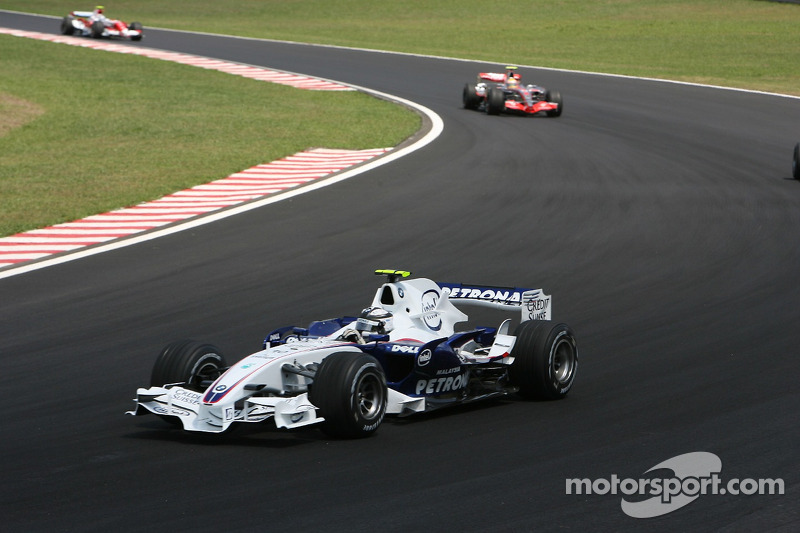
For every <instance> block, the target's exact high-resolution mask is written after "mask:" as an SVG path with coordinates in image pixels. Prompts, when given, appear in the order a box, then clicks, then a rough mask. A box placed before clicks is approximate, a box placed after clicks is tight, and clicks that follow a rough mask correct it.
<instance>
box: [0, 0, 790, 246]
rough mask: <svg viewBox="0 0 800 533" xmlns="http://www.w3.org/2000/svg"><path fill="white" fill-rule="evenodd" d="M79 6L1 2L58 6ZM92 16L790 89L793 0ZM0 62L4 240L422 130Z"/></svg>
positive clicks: (211, 8) (45, 54)
mask: <svg viewBox="0 0 800 533" xmlns="http://www.w3.org/2000/svg"><path fill="white" fill-rule="evenodd" d="M65 6H67V7H65ZM91 7H92V4H87V5H85V6H81V5H78V4H76V5H67V4H65V3H64V2H63V1H62V0H4V1H3V5H2V8H3V9H11V10H18V11H27V12H37V13H42V14H50V15H57V16H63V15H65V14H66V11H67V10H69V9H90V8H91ZM106 12H107V14H108V15H109V16H111V17H115V18H120V19H123V20H127V21H129V22H130V21H132V20H138V21H140V22H142V23H143V24H144V26H145V41H144V43H145V44H146V43H147V37H146V30H147V27H148V26H151V27H164V28H174V29H183V30H192V31H205V32H211V33H222V34H235V35H242V36H248V37H258V38H268V39H280V40H289V41H298V42H314V43H325V44H335V45H344V46H356V47H364V48H373V49H384V50H395V51H402V52H412V53H423V54H431V55H440V56H449V57H460V58H469V59H478V60H485V61H492V62H497V63H516V64H524V65H541V66H547V67H556V68H566V69H576V70H587V71H594V72H608V73H618V74H627V75H636V76H648V77H656V78H665V79H674V80H683V81H693V82H700V83H708V84H714V85H723V86H732V87H742V88H749V89H757V90H764V91H772V92H780V93H786V94H795V95H800V68H798V65H800V5H794V4H782V3H774V2H768V1H763V0H591V1H589V0H506V1H505V2H503V3H502V5H494V4H491V3H487V2H486V1H485V0H482V1H478V0H437V1H435V2H431V1H426V0H395V1H393V2H375V1H370V0H337V1H336V2H331V1H330V0H238V1H236V2H234V3H231V2H219V1H218V0H170V1H164V0H118V1H117V2H115V3H114V4H113V5H108V6H107V10H106ZM0 24H2V22H1V21H0ZM57 27H58V21H53V28H54V30H55V29H56V28H57ZM98 54H104V55H103V56H102V59H99V56H98ZM98 63H102V68H98V66H97V64H98ZM0 69H2V72H3V75H2V76H0V113H2V116H3V117H4V119H3V121H2V124H1V125H0V198H2V202H0V235H6V234H9V233H12V232H16V231H21V230H23V229H28V228H32V227H37V226H41V225H46V224H52V223H55V222H59V221H63V220H67V219H73V218H78V217H80V216H83V215H86V214H91V213H93V212H99V211H104V210H108V209H113V208H115V207H120V206H124V205H130V204H132V203H136V202H138V201H140V200H146V199H150V198H154V197H157V196H160V195H162V194H164V193H166V192H170V191H171V190H174V189H176V188H183V187H186V186H189V185H193V184H196V183H198V182H201V181H207V180H210V179H214V178H219V177H222V176H225V175H227V174H229V173H231V172H234V171H237V170H241V169H243V168H246V167H248V166H251V165H253V164H257V163H262V162H266V161H269V160H272V159H276V158H278V157H281V156H283V155H287V154H289V153H292V152H294V151H297V150H302V149H304V148H307V147H310V146H326V147H346V148H365V147H376V146H384V145H385V146H390V145H394V144H396V143H397V142H399V141H400V140H402V139H403V138H404V137H405V136H407V135H408V134H409V133H410V132H411V131H413V130H414V129H415V128H416V127H417V125H418V119H417V117H416V116H414V115H412V114H411V113H410V112H408V111H404V110H399V109H396V108H394V107H393V106H391V105H390V104H387V103H385V102H379V101H376V100H373V99H371V98H368V97H366V96H364V95H357V94H339V93H311V92H308V91H299V90H295V89H289V88H285V87H279V86H273V85H270V84H265V83H259V82H254V81H250V80H241V79H236V78H234V77H232V76H226V75H224V74H219V73H213V72H208V71H203V70H199V69H192V68H191V67H182V66H176V65H170V64H167V63H162V62H158V61H155V60H148V59H143V58H136V57H128V56H114V54H108V53H103V52H95V51H90V50H79V49H72V48H71V47H65V46H62V45H54V44H49V43H32V42H29V41H26V40H23V39H18V38H14V37H4V36H0ZM275 102H281V105H280V106H276V105H274V103H275ZM189 104H191V105H189ZM110 116H113V117H114V120H113V121H112V120H109V117H110ZM115 124H116V125H115ZM120 124H124V125H125V126H124V127H120V126H119V125H120Z"/></svg>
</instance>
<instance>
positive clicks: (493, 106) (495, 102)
mask: <svg viewBox="0 0 800 533" xmlns="http://www.w3.org/2000/svg"><path fill="white" fill-rule="evenodd" d="M505 107H506V98H505V95H504V94H503V91H502V90H501V89H495V88H492V89H489V92H488V93H487V94H486V114H487V115H499V114H500V112H501V111H503V109H505Z"/></svg>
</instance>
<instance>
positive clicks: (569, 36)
mask: <svg viewBox="0 0 800 533" xmlns="http://www.w3.org/2000/svg"><path fill="white" fill-rule="evenodd" d="M3 6H4V7H5V8H6V9H19V10H22V11H37V12H40V13H47V14H51V15H64V14H65V13H64V7H63V6H64V3H63V2H62V1H61V0H5V1H4V2H3ZM107 7H108V9H107V13H108V14H109V15H111V16H117V17H118V18H121V19H123V20H133V19H136V20H139V21H141V22H143V24H144V25H145V29H146V28H147V26H148V25H150V26H160V27H169V28H176V29H184V30H197V31H207V32H213V33H225V34H235V35H243V36H249V37H260V38H270V39H281V40H290V41H301V42H315V43H327V44H336V45H346V46H357V47H364V48H374V49H386V50H397V51H403V52H415V53H424V54H433V55H442V56H448V57H461V58H470V59H480V60H487V61H494V62H499V63H517V64H526V65H541V66H548V67H557V68H567V69H578V70H589V71H598V72H610V73H618V74H628V75H637V76H650V77H657V78H668V79H677V80H684V81H695V82H702V83H710V84H715V85H725V86H735V87H744V88H751V89H759V90H766V91H774V92H782V93H788V94H798V95H800V69H798V68H797V65H800V5H796V4H785V3H776V2H768V1H765V0H505V1H504V2H503V3H502V4H492V3H491V2H488V3H487V2H486V1H485V0H480V1H479V0H436V1H428V0H395V1H393V2H375V1H372V0H337V1H336V2H332V1H330V0H238V1H236V2H233V3H232V2H218V1H216V0H214V1H212V0H170V1H167V2H165V1H164V0H118V1H117V2H115V3H114V4H113V5H109V6H107ZM145 39H146V37H145Z"/></svg>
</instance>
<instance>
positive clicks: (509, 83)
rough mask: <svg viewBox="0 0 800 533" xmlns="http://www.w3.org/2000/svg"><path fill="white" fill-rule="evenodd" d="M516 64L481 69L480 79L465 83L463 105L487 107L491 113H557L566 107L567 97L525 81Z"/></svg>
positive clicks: (477, 107) (472, 107)
mask: <svg viewBox="0 0 800 533" xmlns="http://www.w3.org/2000/svg"><path fill="white" fill-rule="evenodd" d="M516 70H517V68H516V67H506V71H505V72H504V73H503V72H481V73H480V74H478V83H467V84H466V85H464V92H463V95H462V98H463V103H464V107H465V108H466V109H475V110H478V111H485V112H486V113H487V114H489V115H499V114H500V113H502V112H517V113H524V114H527V115H535V114H537V113H544V114H546V115H547V116H548V117H558V116H561V113H562V112H563V111H564V100H563V99H562V97H561V93H559V92H558V91H549V90H547V89H545V88H544V87H540V86H538V85H532V84H528V85H523V84H522V82H521V81H520V75H519V73H517V72H516Z"/></svg>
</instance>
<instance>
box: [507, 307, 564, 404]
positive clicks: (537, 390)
mask: <svg viewBox="0 0 800 533" xmlns="http://www.w3.org/2000/svg"><path fill="white" fill-rule="evenodd" d="M514 335H515V336H516V337H517V341H516V343H515V344H514V349H513V350H512V351H511V356H512V357H514V362H513V363H512V365H511V369H510V372H509V374H510V378H511V383H512V384H513V385H516V386H517V387H519V393H520V395H521V396H523V397H525V398H536V399H542V400H558V399H561V398H564V397H565V396H566V395H567V393H568V392H569V391H570V389H571V388H572V383H573V382H574V380H575V372H576V371H577V369H578V347H577V344H576V342H575V334H574V333H573V331H572V329H571V328H570V327H569V326H567V325H566V324H557V323H553V322H551V321H549V320H528V321H525V322H522V323H521V324H520V325H519V326H517V329H516V331H515V332H514Z"/></svg>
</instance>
